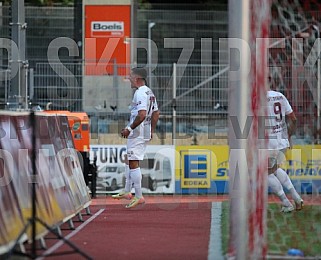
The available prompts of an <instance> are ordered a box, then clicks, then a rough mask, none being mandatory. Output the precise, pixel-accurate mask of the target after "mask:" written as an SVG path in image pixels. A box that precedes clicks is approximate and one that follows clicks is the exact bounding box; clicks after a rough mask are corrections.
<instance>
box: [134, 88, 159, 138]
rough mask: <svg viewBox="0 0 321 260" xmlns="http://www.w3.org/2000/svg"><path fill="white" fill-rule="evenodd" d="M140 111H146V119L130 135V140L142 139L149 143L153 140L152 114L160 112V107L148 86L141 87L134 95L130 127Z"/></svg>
mask: <svg viewBox="0 0 321 260" xmlns="http://www.w3.org/2000/svg"><path fill="white" fill-rule="evenodd" d="M140 110H146V118H145V120H144V121H143V122H142V123H141V124H140V125H139V126H137V127H136V128H135V129H134V130H133V131H132V132H131V133H130V135H129V136H128V138H131V139H132V138H140V139H143V140H145V141H149V140H150V139H151V118H152V114H153V112H154V111H157V110H158V106H157V101H156V98H155V95H154V93H153V92H152V91H151V89H150V88H149V87H147V86H141V87H139V88H138V89H137V90H136V91H135V93H134V97H133V100H132V104H131V111H130V121H129V125H131V124H132V123H133V122H134V120H135V118H136V116H137V115H138V111H140Z"/></svg>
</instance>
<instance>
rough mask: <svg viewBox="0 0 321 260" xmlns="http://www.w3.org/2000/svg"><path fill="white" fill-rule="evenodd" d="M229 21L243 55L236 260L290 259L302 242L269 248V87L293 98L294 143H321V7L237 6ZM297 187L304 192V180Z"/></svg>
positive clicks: (237, 117)
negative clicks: (264, 119)
mask: <svg viewBox="0 0 321 260" xmlns="http://www.w3.org/2000/svg"><path fill="white" fill-rule="evenodd" d="M229 17H230V18H229V27H230V29H229V51H230V52H231V50H232V49H233V48H237V49H238V50H239V52H240V53H239V56H237V55H233V54H231V53H230V75H229V94H230V96H229V119H230V120H229V121H230V122H229V146H230V161H229V165H230V173H229V174H230V175H229V178H230V181H229V191H230V231H229V243H228V258H229V259H265V258H266V257H267V256H268V255H271V254H273V255H274V254H276V255H285V254H286V250H287V248H286V247H287V245H288V243H286V241H285V240H288V239H293V241H294V242H293V243H292V245H293V246H294V247H295V246H296V245H298V243H297V242H295V241H296V238H295V237H287V238H285V240H284V241H282V240H279V241H278V243H276V244H275V245H273V248H272V247H271V246H270V245H268V243H267V242H268V238H267V233H268V230H267V220H268V218H269V217H268V216H267V204H268V197H267V158H266V155H265V154H264V153H263V152H260V150H259V144H260V143H261V140H260V139H262V136H260V133H262V129H261V127H263V128H264V124H263V125H262V124H260V117H261V116H264V115H265V111H264V107H265V102H266V100H265V97H266V90H267V86H268V82H267V81H268V77H270V78H271V81H270V85H271V88H272V89H274V90H277V91H280V92H282V93H283V94H285V96H286V97H287V98H288V99H289V101H290V104H291V106H292V108H293V110H294V112H295V114H296V116H297V119H298V122H297V130H296V133H295V136H294V138H293V139H292V142H293V144H301V145H302V144H303V145H306V144H309V145H312V144H318V143H320V136H321V131H320V60H318V57H319V53H320V46H321V42H319V40H318V38H320V28H321V27H320V25H321V24H320V21H321V19H320V18H321V3H319V1H303V0H302V1H301V0H273V1H272V0H270V1H269V0H251V1H238V0H231V1H230V2H229ZM235 39H241V41H239V40H235ZM246 43H247V44H246ZM244 45H247V47H244ZM247 58H249V60H250V62H249V60H248V59H247ZM236 71H237V72H238V73H236ZM261 148H262V147H261ZM307 161H313V160H312V158H310V160H309V159H307ZM312 163H313V162H312ZM312 163H311V164H312ZM286 167H287V166H286V165H284V167H283V168H286ZM306 167H308V166H306ZM306 169H307V168H306ZM292 170H293V169H292ZM287 172H288V173H289V172H291V171H287ZM289 175H290V174H289ZM290 177H292V176H290ZM291 179H292V178H291ZM307 180H309V177H307ZM294 184H295V187H296V188H297V190H298V192H299V193H301V180H298V181H294ZM312 186H313V184H312ZM302 187H303V186H302ZM302 189H304V188H302ZM303 192H307V193H310V192H312V193H313V192H315V191H314V188H312V189H311V190H309V191H304V190H303ZM277 221H278V220H275V222H276V223H275V225H276V226H277V225H278V223H277ZM298 225H299V223H298ZM279 231H280V233H282V232H281V230H279ZM272 237H276V235H275V234H274V235H272Z"/></svg>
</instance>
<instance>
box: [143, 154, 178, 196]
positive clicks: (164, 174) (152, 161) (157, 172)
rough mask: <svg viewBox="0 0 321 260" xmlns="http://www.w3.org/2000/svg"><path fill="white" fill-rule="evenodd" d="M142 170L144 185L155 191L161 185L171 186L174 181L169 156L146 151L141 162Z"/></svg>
mask: <svg viewBox="0 0 321 260" xmlns="http://www.w3.org/2000/svg"><path fill="white" fill-rule="evenodd" d="M139 165H140V170H141V172H142V177H143V178H142V187H145V188H148V189H150V190H151V191H155V190H156V189H157V187H159V186H165V187H166V188H169V186H170V184H171V182H172V168H171V162H170V160H169V158H168V157H167V156H164V155H162V154H158V153H146V154H145V157H144V160H143V161H141V162H140V163H139Z"/></svg>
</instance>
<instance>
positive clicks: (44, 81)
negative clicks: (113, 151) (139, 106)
mask: <svg viewBox="0 0 321 260" xmlns="http://www.w3.org/2000/svg"><path fill="white" fill-rule="evenodd" d="M296 4H297V1H295V5H296ZM293 5H294V4H293ZM276 6H277V9H276V10H277V13H278V15H279V18H276V17H275V16H273V21H272V24H271V25H272V26H271V36H272V37H288V38H289V37H290V36H291V35H289V32H292V33H295V32H298V31H300V30H302V29H304V28H306V26H308V25H309V24H311V22H312V21H313V19H314V22H316V24H317V25H319V27H320V12H316V11H313V12H310V14H309V15H305V14H303V13H297V10H301V9H295V6H284V7H282V5H281V4H280V3H279V4H277V5H276ZM291 8H292V9H293V10H292V9H291ZM272 11H273V10H272ZM301 11H302V10H301ZM227 17H228V14H227V11H226V10H223V9H221V10H220V11H213V10H175V11H174V10H166V11H164V10H138V13H137V32H138V37H143V38H144V37H145V38H146V37H147V28H148V22H151V21H152V22H154V23H155V24H156V25H155V26H154V27H153V28H152V32H151V39H152V40H153V41H155V43H156V44H157V46H158V49H159V52H158V55H159V58H158V62H159V64H158V65H157V67H156V69H154V70H152V74H151V77H150V79H149V84H150V86H151V87H152V89H153V90H154V92H155V94H156V96H157V99H158V102H159V105H160V109H161V111H162V117H161V120H160V121H161V123H160V128H161V129H162V131H166V132H171V131H172V130H173V118H172V115H173V114H172V111H173V103H172V101H173V78H172V76H173V70H174V68H173V62H177V60H178V57H179V55H180V53H181V49H175V48H172V49H170V48H164V38H167V37H168V38H173V37H175V38H179V37H183V38H187V37H189V38H193V39H194V50H193V54H192V56H191V59H190V60H189V62H188V63H187V66H186V67H185V66H177V70H176V75H177V78H176V102H175V105H176V113H177V132H188V133H195V132H204V133H211V132H214V131H217V129H220V130H221V131H222V132H225V133H226V131H227V130H226V129H227V105H228V97H227V96H228V94H227V88H228V86H227V84H228V83H227V69H226V67H225V66H219V65H203V66H201V65H195V64H200V63H201V62H200V60H201V57H206V58H208V61H209V60H211V64H218V59H217V57H218V54H219V52H222V50H219V48H218V39H219V38H225V37H227V22H228V20H227ZM306 17H310V18H309V19H307V18H306ZM311 17H314V18H311ZM26 21H27V24H28V29H27V58H28V60H29V65H30V66H29V68H30V69H31V70H30V73H29V75H30V81H29V87H30V90H29V94H30V98H31V99H32V101H33V102H34V103H37V104H39V105H41V106H42V107H44V106H45V105H46V104H47V103H48V102H51V103H52V108H57V109H68V110H72V111H80V110H85V111H87V112H88V113H89V114H90V116H91V118H92V122H93V129H92V130H93V132H97V133H98V132H101V133H113V132H116V131H117V129H115V128H112V127H110V126H111V125H112V124H117V123H118V122H119V120H127V116H128V115H127V113H128V109H127V108H126V106H127V103H128V102H129V101H128V100H129V95H128V94H127V95H125V94H124V93H127V89H126V84H127V85H128V82H126V80H125V79H124V77H123V76H119V75H120V74H123V73H119V70H124V69H128V67H129V65H128V67H127V68H126V67H124V66H123V65H120V64H112V69H111V71H112V74H111V75H110V76H109V77H108V76H106V77H105V78H104V77H101V78H99V79H98V78H97V79H91V81H88V80H85V79H86V77H84V76H83V75H84V74H86V73H85V72H84V70H83V66H84V62H83V61H79V60H76V59H75V60H69V59H70V57H69V56H68V55H69V54H68V51H67V49H65V50H62V51H61V52H59V55H60V59H61V63H58V62H57V63H55V62H53V63H51V65H49V64H48V63H47V61H44V59H45V58H46V55H47V49H48V45H49V43H50V42H51V40H53V39H55V38H57V37H62V36H65V37H68V38H71V39H73V37H74V8H73V7H30V6H27V7H26ZM0 23H1V26H0V37H5V38H10V26H9V23H10V10H9V7H8V6H3V7H1V12H0ZM174 24H175V26H173V25H174ZM315 33H316V32H315ZM315 33H314V34H313V33H310V37H309V39H305V40H304V41H305V42H304V44H303V45H302V46H301V47H302V48H303V49H304V52H303V56H304V58H306V56H307V55H308V53H310V50H311V47H312V45H313V44H314V42H315V40H316V38H317V35H316V34H315ZM202 38H208V39H211V45H212V52H208V53H204V51H206V50H202V46H201V45H202V44H201V39H202ZM289 39H290V38H289ZM291 44H292V43H291V41H287V42H286V47H285V48H284V49H277V50H271V54H272V56H271V57H272V58H271V57H270V66H274V67H280V68H281V69H280V70H278V71H277V72H275V73H274V72H273V71H272V74H273V80H274V84H277V85H278V88H279V90H281V91H282V92H284V93H285V94H286V95H287V96H288V97H289V99H290V102H291V104H292V106H293V108H294V110H295V112H296V113H297V116H298V126H299V128H298V131H297V136H298V137H299V138H303V139H304V142H314V141H315V139H316V138H317V137H316V135H315V134H316V130H317V126H316V118H320V116H318V114H320V109H318V104H317V103H316V100H317V97H319V98H320V93H316V87H315V86H316V84H315V86H314V85H313V86H309V85H306V83H304V82H303V81H304V76H303V80H301V78H300V77H301V76H300V75H297V76H295V77H293V73H292V72H293V67H292V65H293V62H292V56H293V55H294V57H296V56H295V55H296V53H293V49H292V45H291ZM64 51H65V52H64ZM202 51H203V54H202ZM202 55H203V56H202ZM312 55H313V56H317V53H316V52H315V51H314V52H313V53H312ZM138 56H139V59H138V63H141V64H146V59H147V57H146V53H139V52H138ZM8 64H9V60H8V57H7V54H6V53H5V50H3V49H2V50H0V66H1V67H3V68H4V70H6V68H7V67H8ZM115 66H116V67H115ZM316 68H317V67H316V65H314V67H313V68H311V70H312V71H313V72H314V74H316V73H317V71H316ZM2 71H3V70H2ZM2 78H3V79H4V80H2V81H1V82H0V95H1V102H0V103H1V104H2V106H1V107H2V108H5V103H6V99H7V90H8V88H9V87H10V86H9V85H10V73H9V71H7V70H6V71H5V72H4V74H3V77H2ZM93 78H95V77H94V76H93ZM107 78H108V80H106V79H107ZM319 78H320V77H319ZM99 84H102V85H101V86H99ZM104 84H105V85H106V86H104ZM95 90H96V92H95ZM91 93H92V94H91ZM90 95H91V96H90ZM90 98H91V100H90V102H87V103H86V100H89V99H90ZM96 100H99V101H101V102H102V103H95V101H96ZM111 107H113V108H115V107H117V109H114V110H113V109H112V108H111ZM305 137H306V138H305Z"/></svg>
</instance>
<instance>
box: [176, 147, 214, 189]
mask: <svg viewBox="0 0 321 260" xmlns="http://www.w3.org/2000/svg"><path fill="white" fill-rule="evenodd" d="M180 153H181V171H182V172H181V188H210V187H211V152H210V151H208V150H185V151H184V150H182V151H181V152H180Z"/></svg>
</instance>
